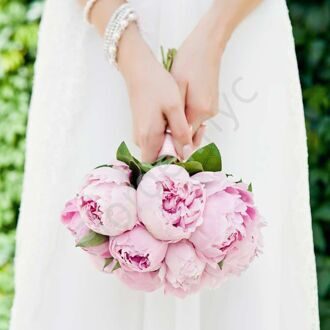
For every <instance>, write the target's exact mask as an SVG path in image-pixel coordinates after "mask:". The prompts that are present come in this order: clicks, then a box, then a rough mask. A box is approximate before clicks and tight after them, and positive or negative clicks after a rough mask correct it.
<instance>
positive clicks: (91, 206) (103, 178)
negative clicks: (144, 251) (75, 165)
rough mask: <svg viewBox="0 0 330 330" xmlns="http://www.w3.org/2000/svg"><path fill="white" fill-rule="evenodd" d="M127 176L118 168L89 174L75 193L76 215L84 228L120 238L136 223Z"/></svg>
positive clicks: (133, 193)
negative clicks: (77, 194) (76, 195)
mask: <svg viewBox="0 0 330 330" xmlns="http://www.w3.org/2000/svg"><path fill="white" fill-rule="evenodd" d="M129 175H130V172H129V170H127V168H126V167H125V166H124V165H122V164H121V163H120V164H117V165H115V167H101V168H98V169H95V170H93V171H92V172H91V173H90V174H89V175H88V176H87V178H86V181H85V183H84V185H83V188H82V190H81V192H80V193H79V196H78V200H79V211H80V215H81V217H82V219H83V220H84V221H85V223H86V225H87V226H88V227H89V228H90V229H92V230H94V231H95V232H97V233H100V234H103V235H109V236H115V235H120V234H122V233H123V232H125V231H127V230H130V229H132V228H133V227H134V226H135V224H136V222H137V214H136V191H135V189H134V188H132V187H131V186H130V181H129Z"/></svg>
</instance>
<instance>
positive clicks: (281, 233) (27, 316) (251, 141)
mask: <svg viewBox="0 0 330 330" xmlns="http://www.w3.org/2000/svg"><path fill="white" fill-rule="evenodd" d="M132 4H133V5H134V6H135V8H136V10H137V12H138V14H139V16H140V19H141V22H142V27H143V34H144V36H145V38H146V40H147V41H148V43H149V44H150V46H151V47H152V49H153V50H154V52H155V53H157V54H158V53H159V46H160V45H163V46H164V47H166V48H169V47H179V45H180V43H181V42H182V41H183V39H184V38H185V37H186V36H187V34H188V33H189V31H191V29H192V28H193V26H194V25H195V24H196V22H197V21H198V19H199V18H200V17H201V15H202V14H203V12H205V10H206V9H207V7H208V6H209V4H210V0H208V1H206V0H135V1H132ZM132 56H134V54H132ZM220 81H221V87H220V92H221V93H220V95H221V102H220V109H221V113H220V114H219V115H218V116H217V117H216V118H215V119H214V120H212V121H211V122H210V123H209V125H208V131H207V134H206V138H205V141H204V142H207V141H214V142H216V143H217V144H218V145H219V147H220V148H221V150H222V157H223V163H224V166H225V170H226V171H227V172H230V173H235V174H236V175H238V176H241V177H242V178H243V179H244V180H245V181H247V182H250V181H251V182H253V186H254V192H255V197H256V201H257V203H258V205H259V208H260V211H261V213H262V214H263V215H264V217H265V218H266V220H267V222H268V227H267V228H266V229H265V230H264V234H265V249H264V254H263V255H261V256H260V257H259V258H258V259H257V260H256V261H255V262H254V263H253V265H252V266H251V267H250V268H249V269H248V270H247V271H246V272H245V273H244V274H243V275H242V276H241V277H239V278H234V279H232V280H230V281H229V282H227V283H226V284H225V285H223V287H221V288H219V289H217V290H214V291H205V292H203V293H201V294H196V295H194V296H191V297H189V298H187V299H184V300H181V299H175V298H173V297H168V296H163V294H162V292H160V291H158V292H155V293H151V294H144V293H140V292H135V291H131V290H130V289H127V288H126V287H125V286H124V285H122V284H121V283H119V281H118V280H116V279H115V278H113V277H111V276H109V275H106V274H102V273H100V272H98V271H96V270H95V269H94V268H93V266H92V264H91V263H90V260H89V258H88V257H87V256H86V254H84V253H83V252H82V251H81V250H79V249H77V248H74V243H73V239H72V237H71V236H70V234H69V233H68V232H67V231H66V229H65V228H64V227H63V226H62V224H60V221H59V214H60V211H61V209H62V207H63V204H64V202H65V200H66V199H68V198H69V197H71V196H72V195H73V194H74V193H75V190H76V189H77V187H78V186H79V183H80V181H81V179H82V178H83V176H84V175H85V173H86V172H87V171H88V170H90V169H92V168H93V167H94V166H96V165H97V164H100V163H104V162H106V161H108V160H109V159H111V158H112V157H113V156H114V152H115V149H116V147H117V146H118V145H119V143H120V142H121V141H122V140H126V141H127V142H128V143H129V144H130V146H131V147H133V143H132V135H131V119H130V110H129V104H128V97H127V93H126V89H125V86H124V83H123V80H122V78H121V77H120V75H119V73H118V72H117V71H116V70H115V69H112V68H110V67H109V65H108V64H107V63H106V60H105V59H104V57H103V51H102V41H101V39H100V38H99V36H98V35H97V33H96V32H95V30H93V29H92V28H91V27H90V26H87V25H85V24H84V22H83V18H82V10H81V8H80V7H79V6H78V4H77V1H76V0H48V2H47V3H46V8H45V12H44V16H43V21H42V24H41V29H40V40H39V51H38V59H37V62H36V76H35V83H34V93H33V98H32V104H31V111H30V118H29V125H28V126H29V127H28V140H27V159H26V174H25V182H24V192H23V201H22V206H21V214H20V220H19V226H18V232H17V255H16V298H15V303H14V307H13V310H12V322H11V328H10V329H11V330H27V329H28V330H29V329H33V330H45V329H47V330H73V329H79V330H89V329H97V330H110V329H111V330H156V329H157V330H186V329H189V330H241V329H249V330H250V329H251V330H265V329H267V330H292V329H299V330H317V329H319V322H318V305H317V288H316V274H315V262H314V253H313V241H312V231H311V216H310V206H309V193H308V168H307V150H306V134H305V127H304V116H303V106H302V101H301V90H300V85H299V79H298V71H297V64H296V58H295V51H294V44H293V39H292V32H291V25H290V21H289V18H288V13H287V7H286V4H285V2H284V0H265V1H264V2H263V4H262V5H261V6H260V7H259V8H258V9H257V10H255V12H253V13H252V14H251V15H250V16H249V17H248V18H247V19H246V20H245V21H244V22H242V24H241V25H240V26H239V28H238V29H237V30H236V31H235V33H234V35H233V36H232V38H231V40H230V42H229V44H228V47H227V49H226V52H225V56H224V58H223V60H222V66H221V76H220ZM133 149H134V148H133ZM135 152H136V153H137V150H136V148H135Z"/></svg>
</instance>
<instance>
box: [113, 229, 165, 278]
mask: <svg viewBox="0 0 330 330" xmlns="http://www.w3.org/2000/svg"><path fill="white" fill-rule="evenodd" d="M109 247H110V253H111V255H112V256H113V257H114V258H115V259H117V260H118V261H119V263H120V265H121V267H122V268H123V269H124V270H126V271H136V272H151V271H155V270H158V269H159V268H160V267H161V265H162V262H163V260H164V258H165V254H166V250H167V243H165V242H161V241H158V240H157V239H155V238H154V237H152V235H151V234H150V233H149V232H148V231H147V230H146V229H145V228H144V227H143V226H141V225H137V226H136V227H135V228H133V229H132V230H130V231H128V232H126V233H124V234H122V235H119V236H115V237H111V238H110V245H109Z"/></svg>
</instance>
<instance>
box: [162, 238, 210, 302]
mask: <svg viewBox="0 0 330 330" xmlns="http://www.w3.org/2000/svg"><path fill="white" fill-rule="evenodd" d="M165 264H166V274H165V284H164V285H165V292H166V293H172V294H173V295H175V296H177V297H180V298H183V297H185V296H186V295H188V294H190V293H193V292H196V291H198V290H199V289H200V288H201V286H202V276H203V271H204V269H205V263H204V262H203V261H202V260H200V259H199V258H198V256H197V254H196V251H195V249H194V246H193V245H192V243H190V242H189V241H187V240H182V241H180V242H177V243H174V244H170V245H169V247H168V250H167V254H166V257H165Z"/></svg>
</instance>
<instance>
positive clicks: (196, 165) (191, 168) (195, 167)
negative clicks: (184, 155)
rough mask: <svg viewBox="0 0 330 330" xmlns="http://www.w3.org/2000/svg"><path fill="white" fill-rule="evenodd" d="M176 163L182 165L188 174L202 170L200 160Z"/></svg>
mask: <svg viewBox="0 0 330 330" xmlns="http://www.w3.org/2000/svg"><path fill="white" fill-rule="evenodd" d="M177 165H179V166H181V167H183V168H184V169H185V170H186V171H187V172H188V173H189V174H190V175H194V174H196V173H199V172H203V165H202V164H201V163H200V162H196V161H187V162H184V163H178V164H177Z"/></svg>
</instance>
